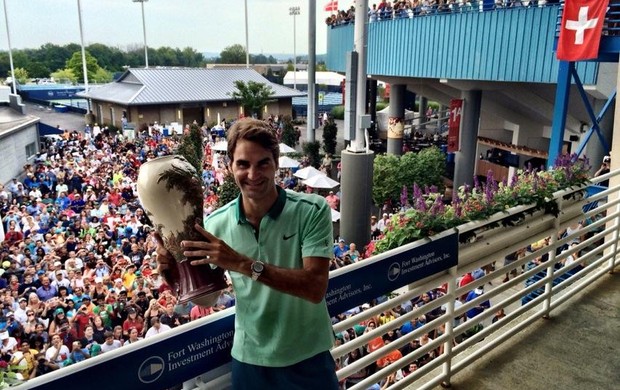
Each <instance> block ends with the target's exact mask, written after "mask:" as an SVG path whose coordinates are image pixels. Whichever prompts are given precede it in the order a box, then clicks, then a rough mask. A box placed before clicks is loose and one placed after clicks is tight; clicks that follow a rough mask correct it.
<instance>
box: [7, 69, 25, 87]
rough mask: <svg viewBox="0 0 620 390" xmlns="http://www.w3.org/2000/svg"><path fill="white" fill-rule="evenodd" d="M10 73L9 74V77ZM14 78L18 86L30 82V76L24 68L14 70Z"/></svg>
mask: <svg viewBox="0 0 620 390" xmlns="http://www.w3.org/2000/svg"><path fill="white" fill-rule="evenodd" d="M10 76H11V73H10V72H9V77H10ZM15 78H16V79H17V81H18V82H19V83H20V84H26V83H27V82H28V81H29V80H30V76H28V71H27V70H26V69H24V68H15Z"/></svg>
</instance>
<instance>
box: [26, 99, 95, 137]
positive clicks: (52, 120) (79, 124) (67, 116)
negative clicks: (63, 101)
mask: <svg viewBox="0 0 620 390" xmlns="http://www.w3.org/2000/svg"><path fill="white" fill-rule="evenodd" d="M24 104H25V105H26V114H29V115H34V116H37V117H39V118H41V123H45V124H46V125H49V126H52V127H56V126H58V125H60V127H61V128H62V129H69V130H83V129H84V124H85V123H86V122H84V115H82V114H77V113H73V112H56V111H54V110H48V109H47V108H45V107H42V106H40V105H38V104H34V103H30V102H24Z"/></svg>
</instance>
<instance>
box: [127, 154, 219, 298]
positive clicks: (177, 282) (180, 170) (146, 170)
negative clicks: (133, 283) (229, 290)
mask: <svg viewBox="0 0 620 390" xmlns="http://www.w3.org/2000/svg"><path fill="white" fill-rule="evenodd" d="M137 187H138V198H139V200H140V203H141V204H142V206H143V207H144V211H145V213H146V214H147V215H148V217H149V218H150V219H151V222H152V223H153V227H154V228H155V230H156V231H157V233H159V235H160V236H161V238H162V241H163V243H164V246H165V247H166V249H167V250H168V251H169V252H170V253H171V254H172V256H173V257H174V259H175V264H174V265H173V266H172V269H171V270H170V272H168V273H167V274H166V275H164V277H165V279H166V280H167V281H168V282H169V283H171V284H172V285H171V287H172V288H173V290H174V291H175V292H176V294H177V295H178V297H179V301H180V302H181V303H186V302H188V301H192V302H193V303H195V304H197V305H200V306H213V305H214V304H215V303H216V301H217V299H218V297H219V295H220V291H221V290H223V289H225V288H226V287H227V284H226V281H225V279H224V270H223V269H221V268H217V267H216V268H212V267H211V265H209V264H203V265H198V266H193V265H191V264H190V260H188V259H187V257H185V256H184V255H183V248H181V242H182V241H184V240H189V241H201V240H204V237H203V236H202V235H200V233H198V231H196V228H195V226H194V225H195V224H196V223H198V224H200V225H201V226H202V220H203V193H202V185H201V182H200V180H199V179H198V176H197V175H196V169H195V168H194V167H193V166H192V165H191V164H190V163H189V162H188V161H187V160H186V159H185V158H184V157H182V156H178V155H173V156H164V157H159V158H156V159H153V160H151V161H148V162H146V163H144V164H142V166H141V167H140V172H139V174H138V181H137ZM175 267H176V269H175Z"/></svg>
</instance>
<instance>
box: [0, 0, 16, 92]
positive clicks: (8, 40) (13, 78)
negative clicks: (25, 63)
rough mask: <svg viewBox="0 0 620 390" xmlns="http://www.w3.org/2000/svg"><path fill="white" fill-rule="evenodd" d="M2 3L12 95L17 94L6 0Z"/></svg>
mask: <svg viewBox="0 0 620 390" xmlns="http://www.w3.org/2000/svg"><path fill="white" fill-rule="evenodd" d="M2 3H3V5H4V25H5V26H6V40H7V42H8V44H9V63H10V64H11V79H12V80H13V81H12V82H11V87H12V89H13V95H17V80H15V68H14V67H13V51H12V50H11V34H10V33H9V16H8V14H7V12H6V0H2Z"/></svg>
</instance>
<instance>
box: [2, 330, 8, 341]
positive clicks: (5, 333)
mask: <svg viewBox="0 0 620 390" xmlns="http://www.w3.org/2000/svg"><path fill="white" fill-rule="evenodd" d="M8 338H9V332H0V340H6V339H8Z"/></svg>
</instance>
